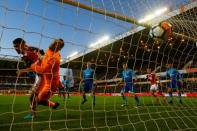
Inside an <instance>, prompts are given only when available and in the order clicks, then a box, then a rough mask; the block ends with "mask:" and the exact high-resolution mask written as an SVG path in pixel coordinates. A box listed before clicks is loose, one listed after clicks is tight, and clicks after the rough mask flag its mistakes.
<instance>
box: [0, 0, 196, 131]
mask: <svg viewBox="0 0 197 131" xmlns="http://www.w3.org/2000/svg"><path fill="white" fill-rule="evenodd" d="M164 7H167V8H168V10H167V12H165V13H164V14H162V15H160V16H157V17H156V18H154V19H152V20H149V21H147V22H145V23H140V22H139V20H140V19H143V18H145V16H146V15H149V14H152V13H153V12H154V11H155V10H157V9H158V8H164ZM196 10H197V2H196V1H195V0H187V1H185V0H173V1H172V0H165V1H163V0H141V1H136V0H132V1H129V0H96V1H94V0H75V1H74V0H73V1H71V0H57V1H54V0H42V1H38V0H25V1H20V0H15V1H14V2H13V1H11V0H1V1H0V12H1V14H0V61H1V62H0V94H1V95H0V107H1V108H0V116H1V117H0V129H2V130H22V129H23V130H196V129H197V125H196V123H197V117H196V116H197V106H196V104H197V99H196V97H195V96H197V95H196V93H197V88H196V81H197V74H196V72H197V71H196V70H197V69H196V68H197V63H196V61H197V57H196V56H197V44H196V42H197V40H196V39H195V38H196V17H195V16H196ZM161 21H166V22H168V23H170V24H171V25H172V31H173V37H172V39H171V38H169V40H167V41H158V40H154V39H152V38H151V37H150V35H149V30H150V27H151V26H153V25H155V24H156V23H158V22H161ZM18 37H20V38H23V39H24V40H25V41H26V42H27V43H28V44H29V45H30V46H34V47H38V48H40V49H43V50H45V51H46V49H47V48H48V47H49V45H50V44H51V43H52V41H54V40H55V39H57V38H62V39H63V40H64V43H65V46H64V48H63V49H62V50H61V51H60V54H61V57H62V59H61V65H60V67H61V70H60V79H61V81H62V80H63V77H64V76H67V77H68V76H69V78H72V77H73V79H74V85H73V87H72V88H70V90H69V92H70V94H71V96H70V97H71V100H66V101H63V97H62V94H61V93H62V92H60V94H61V95H57V94H58V91H57V92H55V94H54V95H53V96H52V97H51V100H52V101H54V102H59V103H60V106H59V107H58V108H57V109H56V110H53V109H52V108H51V107H45V106H41V105H38V106H37V110H36V113H37V115H36V117H35V118H32V119H28V120H26V119H24V116H26V115H27V114H28V113H29V112H30V109H29V94H30V93H31V92H32V91H31V90H32V86H34V83H35V76H34V74H33V73H25V74H23V75H18V74H17V73H16V72H17V70H19V69H24V68H26V63H25V62H24V61H23V60H22V59H21V58H22V55H18V54H17V52H16V51H15V49H14V47H13V44H12V42H13V40H14V39H15V38H18ZM87 62H91V63H93V64H92V68H93V69H94V70H95V72H94V73H95V74H96V82H95V83H97V84H94V88H95V93H96V106H94V105H93V104H92V102H93V100H92V94H91V92H89V93H87V94H86V95H87V100H88V101H87V102H86V103H85V104H81V102H82V101H83V97H82V96H81V93H82V88H83V87H82V86H83V82H81V80H82V79H83V71H84V70H85V69H86V64H87ZM123 63H127V64H128V67H129V68H130V69H132V70H133V71H134V72H135V73H136V74H137V75H138V76H137V79H136V80H135V82H134V86H135V90H136V94H137V96H138V99H139V102H140V105H141V106H140V107H136V102H135V99H133V97H130V96H129V95H130V94H127V93H126V94H125V96H126V98H127V101H128V106H126V107H122V106H121V105H122V104H123V103H124V101H123V100H122V97H120V96H121V95H120V92H121V89H122V87H123V86H124V84H123V83H121V84H119V82H120V80H121V77H122V71H123V67H122V64H123ZM168 63H172V64H173V66H174V67H175V68H176V69H177V70H179V72H180V73H181V75H182V77H183V80H184V83H183V85H182V86H181V89H180V90H181V92H182V102H183V104H179V103H178V97H174V98H173V99H174V103H173V104H168V103H167V102H166V103H164V102H163V101H162V97H161V98H160V97H159V101H158V102H156V99H155V98H154V97H153V96H152V95H151V94H150V93H149V90H150V82H149V80H146V79H145V78H146V74H147V71H146V69H147V68H151V69H152V70H155V69H156V68H157V67H160V68H158V70H157V73H158V74H160V75H163V74H165V72H166V70H167V69H166V64H168ZM53 66H54V65H53ZM68 72H70V73H68ZM52 77H54V76H53V75H52ZM169 82H170V79H169V78H168V79H161V81H160V83H159V89H160V91H162V92H163V94H165V95H166V99H167V101H169V100H170V98H169V97H168V93H167V91H168V85H169ZM51 84H52V83H51ZM63 94H64V93H63ZM173 95H174V96H178V94H177V93H174V94H173ZM66 97H67V94H66ZM67 99H68V98H67Z"/></svg>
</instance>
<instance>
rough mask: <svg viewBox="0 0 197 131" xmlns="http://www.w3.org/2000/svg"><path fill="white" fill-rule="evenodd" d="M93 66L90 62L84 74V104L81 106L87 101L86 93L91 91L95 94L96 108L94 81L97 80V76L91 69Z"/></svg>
mask: <svg viewBox="0 0 197 131" xmlns="http://www.w3.org/2000/svg"><path fill="white" fill-rule="evenodd" d="M91 66H92V64H91V63H90V62H88V63H87V69H85V70H84V72H83V80H82V82H83V81H84V85H83V91H82V94H83V102H82V103H81V104H84V103H85V102H86V101H87V99H86V95H85V94H86V93H87V92H89V91H91V92H92V94H93V105H94V106H95V91H94V89H93V85H94V81H95V80H96V74H95V70H94V69H92V68H91Z"/></svg>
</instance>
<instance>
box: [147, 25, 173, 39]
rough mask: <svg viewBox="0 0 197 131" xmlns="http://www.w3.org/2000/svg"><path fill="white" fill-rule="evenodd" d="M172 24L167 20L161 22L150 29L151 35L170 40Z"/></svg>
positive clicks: (155, 37)
mask: <svg viewBox="0 0 197 131" xmlns="http://www.w3.org/2000/svg"><path fill="white" fill-rule="evenodd" d="M171 27H172V26H171V25H170V24H169V23H167V22H161V23H158V24H157V25H155V26H153V27H152V28H151V29H150V32H149V34H150V36H151V37H152V38H154V39H157V40H158V39H160V40H168V39H169V38H170V37H172V30H171Z"/></svg>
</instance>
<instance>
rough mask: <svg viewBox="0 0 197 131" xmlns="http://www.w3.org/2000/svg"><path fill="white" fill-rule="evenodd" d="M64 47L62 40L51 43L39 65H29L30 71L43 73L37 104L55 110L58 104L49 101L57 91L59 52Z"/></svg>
mask: <svg viewBox="0 0 197 131" xmlns="http://www.w3.org/2000/svg"><path fill="white" fill-rule="evenodd" d="M63 47H64V41H63V40H62V39H56V40H55V41H53V42H52V44H51V45H50V46H49V48H48V49H47V50H46V53H45V55H44V56H43V59H42V62H41V65H38V64H37V63H35V64H32V65H31V69H32V70H33V71H35V72H36V73H43V77H44V79H43V81H44V85H43V88H42V89H41V91H40V92H39V94H38V104H41V105H44V106H50V107H52V108H53V109H56V108H57V107H58V106H59V103H53V102H51V101H50V100H49V99H50V97H51V96H52V95H53V94H54V93H55V92H56V91H57V89H58V86H59V81H60V73H59V69H60V60H61V55H60V53H59V51H60V50H61V49H62V48H63Z"/></svg>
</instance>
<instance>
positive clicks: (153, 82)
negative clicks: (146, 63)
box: [146, 68, 166, 102]
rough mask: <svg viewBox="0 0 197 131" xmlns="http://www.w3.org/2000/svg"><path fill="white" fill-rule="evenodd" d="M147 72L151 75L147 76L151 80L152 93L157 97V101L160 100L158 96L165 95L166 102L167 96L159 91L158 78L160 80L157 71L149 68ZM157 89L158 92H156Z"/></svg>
mask: <svg viewBox="0 0 197 131" xmlns="http://www.w3.org/2000/svg"><path fill="white" fill-rule="evenodd" d="M147 73H148V74H149V75H147V76H146V78H147V79H149V80H150V83H151V87H150V93H151V94H152V95H153V96H154V97H155V98H156V101H157V102H159V99H158V96H160V95H161V96H162V97H163V101H164V102H166V98H165V96H164V95H163V94H162V93H161V92H160V91H159V88H158V85H157V80H159V77H157V76H156V74H155V73H153V72H151V69H150V68H148V69H147ZM155 91H156V92H157V94H155Z"/></svg>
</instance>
